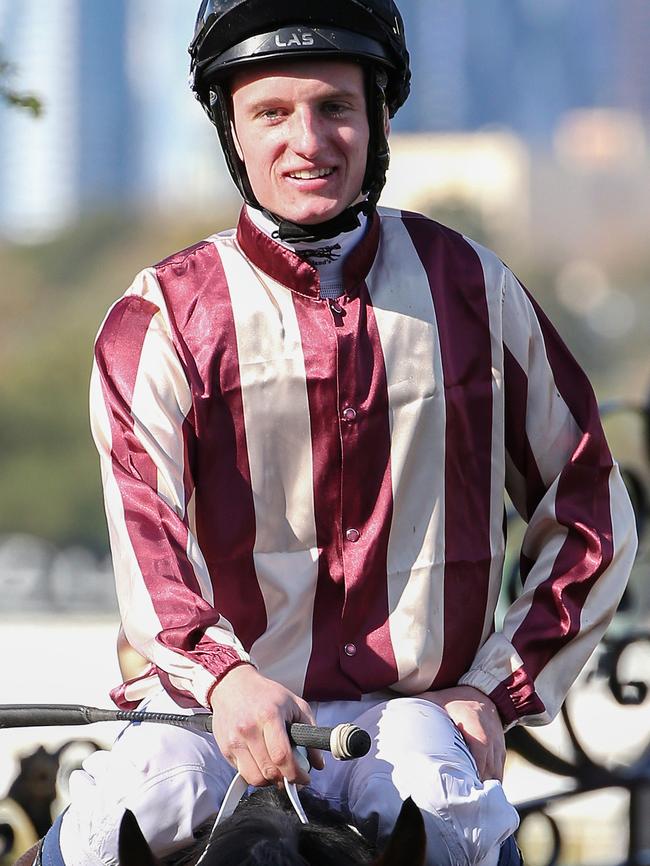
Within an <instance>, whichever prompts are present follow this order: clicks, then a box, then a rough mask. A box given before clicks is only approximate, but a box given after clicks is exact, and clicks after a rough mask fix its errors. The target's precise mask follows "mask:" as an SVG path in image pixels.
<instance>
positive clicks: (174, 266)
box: [153, 229, 235, 274]
mask: <svg viewBox="0 0 650 866" xmlns="http://www.w3.org/2000/svg"><path fill="white" fill-rule="evenodd" d="M234 238H235V230H234V229H228V230H227V231H223V232H219V233H218V234H214V235H210V237H208V238H204V239H203V240H200V241H198V242H197V243H195V244H192V245H191V246H188V247H185V248H184V249H182V250H179V251H178V252H176V253H172V254H171V255H169V256H167V257H166V258H164V259H162V260H161V261H159V262H157V263H156V264H155V265H154V266H153V270H154V271H155V272H156V273H157V274H165V273H169V272H174V271H178V270H181V271H182V270H183V268H186V267H189V266H191V265H192V264H193V263H196V262H199V263H202V264H205V263H208V262H209V261H210V260H213V259H218V258H219V252H220V249H221V248H222V247H223V245H224V244H228V243H232V241H233V240H234Z"/></svg>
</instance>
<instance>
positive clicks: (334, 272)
mask: <svg viewBox="0 0 650 866" xmlns="http://www.w3.org/2000/svg"><path fill="white" fill-rule="evenodd" d="M246 209H247V212H248V216H249V217H250V219H251V222H253V223H254V224H255V226H257V228H258V229H259V230H260V231H262V232H264V234H266V235H267V236H268V237H270V238H272V239H273V240H274V241H275V242H276V243H278V244H279V245H280V246H282V247H284V248H285V249H288V250H291V252H293V253H295V254H296V255H297V256H299V257H300V258H301V259H302V260H303V261H305V262H307V263H308V264H310V265H311V266H312V267H313V268H316V270H317V271H318V273H319V277H320V290H321V297H339V296H340V295H342V294H343V291H344V289H343V266H344V264H345V261H346V259H347V257H348V256H349V255H350V253H351V252H352V250H353V249H354V248H355V247H356V246H357V244H358V243H359V241H360V240H361V239H362V238H363V236H364V234H365V231H366V228H367V225H368V218H367V217H366V216H365V214H363V213H361V214H360V215H359V217H357V220H356V221H357V225H356V227H355V228H353V229H351V230H345V231H342V232H340V233H339V234H337V235H334V236H333V237H332V236H329V235H328V237H326V238H325V239H318V240H314V239H308V240H303V239H300V240H297V239H295V238H291V239H290V240H282V239H281V238H280V237H279V236H278V226H277V223H276V222H274V221H272V220H271V219H270V218H269V216H268V215H267V213H266V211H260V210H257V209H256V208H253V207H251V205H247V206H246Z"/></svg>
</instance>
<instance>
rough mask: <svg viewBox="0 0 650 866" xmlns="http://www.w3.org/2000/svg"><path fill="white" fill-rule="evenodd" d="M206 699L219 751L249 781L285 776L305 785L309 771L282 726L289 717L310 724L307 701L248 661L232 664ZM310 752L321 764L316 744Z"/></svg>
mask: <svg viewBox="0 0 650 866" xmlns="http://www.w3.org/2000/svg"><path fill="white" fill-rule="evenodd" d="M210 703H211V704H212V712H213V718H212V731H213V733H214V738H215V740H216V741H217V745H218V746H219V749H220V750H221V754H222V755H223V756H224V757H225V758H226V760H227V761H229V762H230V763H231V764H232V765H233V767H235V768H236V769H237V770H238V772H239V773H241V775H242V776H243V777H244V779H246V781H247V782H248V784H249V785H253V786H255V787H262V786H263V785H269V784H272V783H280V782H282V778H283V777H285V778H286V779H288V781H289V782H295V783H297V784H301V785H308V784H309V776H308V775H307V773H305V772H304V770H301V769H300V767H299V766H298V764H297V763H296V760H295V757H294V754H293V751H292V747H291V743H290V742H289V737H288V735H287V728H286V723H287V722H303V723H304V724H308V725H313V724H314V717H313V715H312V713H311V709H310V707H309V704H308V703H307V702H306V701H303V700H302V699H301V698H299V697H297V696H296V695H294V694H293V693H292V692H290V691H289V689H286V688H285V687H284V686H282V685H280V684H279V683H276V682H274V681H273V680H269V679H267V678H266V677H263V676H262V675H261V674H260V673H258V672H257V670H256V669H255V668H254V667H253V666H252V665H248V664H247V665H238V666H237V667H236V668H233V669H232V670H231V671H229V672H228V673H227V674H226V675H225V677H224V678H223V679H222V680H221V681H220V682H219V683H217V685H216V686H215V688H214V689H213V691H212V695H211V697H210ZM308 756H309V762H310V764H311V765H312V767H314V768H315V769H317V770H322V769H323V766H324V764H323V757H322V755H321V753H320V752H319V751H318V750H317V749H310V750H309V752H308Z"/></svg>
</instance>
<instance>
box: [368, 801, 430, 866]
mask: <svg viewBox="0 0 650 866" xmlns="http://www.w3.org/2000/svg"><path fill="white" fill-rule="evenodd" d="M426 850H427V837H426V834H425V832H424V821H423V819H422V813H421V812H420V810H419V809H418V807H417V806H416V805H415V803H414V802H413V800H411V798H410V797H408V798H407V799H406V800H405V801H404V803H403V804H402V808H401V810H400V813H399V815H398V817H397V821H396V822H395V826H394V828H393V832H392V833H391V834H390V838H389V840H388V843H387V845H386V847H385V848H384V853H383V854H382V855H381V857H380V858H379V859H378V860H375V861H374V866H404V864H408V866H424V857H425V855H426Z"/></svg>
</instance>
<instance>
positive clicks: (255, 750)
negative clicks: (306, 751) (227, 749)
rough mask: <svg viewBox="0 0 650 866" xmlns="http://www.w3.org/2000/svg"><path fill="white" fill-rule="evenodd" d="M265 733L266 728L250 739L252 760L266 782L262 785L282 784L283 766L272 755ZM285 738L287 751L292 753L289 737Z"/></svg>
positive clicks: (249, 748) (274, 755) (249, 745)
mask: <svg viewBox="0 0 650 866" xmlns="http://www.w3.org/2000/svg"><path fill="white" fill-rule="evenodd" d="M271 727H272V726H271ZM265 731H266V726H265V727H264V728H263V729H262V730H261V731H259V732H256V736H255V737H251V738H249V740H248V742H247V744H246V745H247V746H248V750H249V752H250V755H251V758H252V759H253V761H254V762H255V763H256V765H257V768H258V770H259V772H260V774H261V776H262V778H263V779H264V782H263V783H262V784H267V785H268V784H272V783H278V782H281V781H282V777H283V776H284V772H283V770H282V767H281V765H280V764H279V763H278V761H277V756H276V754H274V753H272V752H271V750H270V749H269V746H268V744H267V741H266V733H265ZM285 738H286V740H287V749H288V750H289V751H290V750H291V745H290V743H289V739H288V737H286V734H285ZM290 781H291V780H290Z"/></svg>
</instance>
